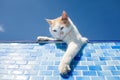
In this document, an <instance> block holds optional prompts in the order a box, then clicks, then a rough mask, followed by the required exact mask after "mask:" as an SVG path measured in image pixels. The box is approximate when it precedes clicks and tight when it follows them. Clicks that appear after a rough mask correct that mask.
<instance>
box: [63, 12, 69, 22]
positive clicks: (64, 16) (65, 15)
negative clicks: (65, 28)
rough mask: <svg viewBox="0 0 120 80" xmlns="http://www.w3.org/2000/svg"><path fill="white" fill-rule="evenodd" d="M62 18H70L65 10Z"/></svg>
mask: <svg viewBox="0 0 120 80" xmlns="http://www.w3.org/2000/svg"><path fill="white" fill-rule="evenodd" d="M62 20H68V15H67V13H66V12H65V11H63V13H62Z"/></svg>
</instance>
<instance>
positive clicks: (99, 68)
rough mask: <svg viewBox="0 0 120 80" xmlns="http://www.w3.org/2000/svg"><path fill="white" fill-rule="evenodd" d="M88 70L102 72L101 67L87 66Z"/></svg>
mask: <svg viewBox="0 0 120 80" xmlns="http://www.w3.org/2000/svg"><path fill="white" fill-rule="evenodd" d="M89 70H97V71H98V70H102V69H101V66H89Z"/></svg>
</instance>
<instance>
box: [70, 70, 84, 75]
mask: <svg viewBox="0 0 120 80" xmlns="http://www.w3.org/2000/svg"><path fill="white" fill-rule="evenodd" d="M72 75H75V76H76V75H77V76H80V75H82V73H81V71H73V73H72Z"/></svg>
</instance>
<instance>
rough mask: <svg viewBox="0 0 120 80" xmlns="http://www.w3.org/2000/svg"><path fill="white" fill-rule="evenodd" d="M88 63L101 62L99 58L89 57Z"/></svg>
mask: <svg viewBox="0 0 120 80" xmlns="http://www.w3.org/2000/svg"><path fill="white" fill-rule="evenodd" d="M87 61H99V57H87Z"/></svg>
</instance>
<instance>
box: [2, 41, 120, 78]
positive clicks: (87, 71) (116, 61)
mask: <svg viewBox="0 0 120 80" xmlns="http://www.w3.org/2000/svg"><path fill="white" fill-rule="evenodd" d="M66 48H67V45H66V44H65V43H62V42H44V43H17V42H15V43H13V42H12V43H10V42H9V43H0V80H66V79H64V78H62V77H61V76H60V75H59V72H58V65H59V63H60V60H61V58H62V56H63V54H64V52H65V50H66ZM71 67H72V69H73V72H72V75H70V77H69V78H67V80H120V42H119V41H117V42H116V41H108V42H105V41H104V42H99V41H98V42H95V41H94V42H90V43H88V44H87V45H86V46H85V47H84V48H83V50H82V51H80V52H79V53H78V55H77V56H76V57H75V58H74V60H73V61H72V63H71Z"/></svg>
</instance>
